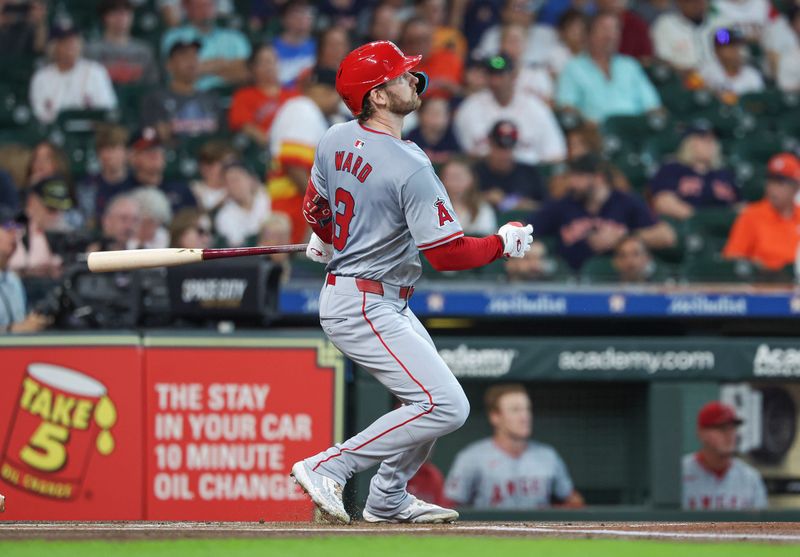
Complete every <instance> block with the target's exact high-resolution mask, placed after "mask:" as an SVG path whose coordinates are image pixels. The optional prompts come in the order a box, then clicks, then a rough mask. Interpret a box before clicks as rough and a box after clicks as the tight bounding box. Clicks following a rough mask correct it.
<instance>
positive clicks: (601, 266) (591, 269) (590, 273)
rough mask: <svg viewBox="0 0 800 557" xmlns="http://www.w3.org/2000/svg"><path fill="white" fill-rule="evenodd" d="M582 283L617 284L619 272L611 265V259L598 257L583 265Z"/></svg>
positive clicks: (603, 256) (581, 272) (602, 256)
mask: <svg viewBox="0 0 800 557" xmlns="http://www.w3.org/2000/svg"><path fill="white" fill-rule="evenodd" d="M580 278H581V281H582V282H589V283H595V284H601V283H608V282H616V281H617V271H616V270H615V269H614V266H613V264H612V263H611V257H609V256H605V255H598V256H595V257H592V258H591V259H590V260H589V261H587V262H586V263H584V264H583V267H581V270H580Z"/></svg>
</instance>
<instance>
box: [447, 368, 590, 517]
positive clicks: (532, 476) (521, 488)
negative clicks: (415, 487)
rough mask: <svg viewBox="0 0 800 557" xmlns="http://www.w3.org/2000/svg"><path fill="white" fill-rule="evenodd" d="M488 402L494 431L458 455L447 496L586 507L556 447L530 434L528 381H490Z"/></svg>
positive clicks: (516, 505) (508, 505)
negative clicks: (497, 382) (534, 438)
mask: <svg viewBox="0 0 800 557" xmlns="http://www.w3.org/2000/svg"><path fill="white" fill-rule="evenodd" d="M484 404H485V406H486V412H487V415H488V418H489V423H490V424H491V425H492V430H493V431H494V433H493V435H492V437H489V438H488V439H482V440H480V441H476V442H475V443H472V444H471V445H469V446H468V447H466V448H465V449H463V450H462V451H461V452H459V453H458V454H457V455H456V458H455V461H454V462H453V466H452V467H451V468H450V473H449V474H448V475H447V482H446V484H445V496H446V497H447V498H448V499H450V500H452V501H455V502H456V503H458V504H459V505H464V506H469V507H475V508H478V509H505V510H510V509H513V510H529V509H541V508H545V507H549V506H551V505H558V506H562V507H582V506H583V497H582V496H581V494H580V493H578V492H577V491H576V490H575V488H574V487H573V485H572V479H571V478H570V475H569V471H567V467H566V465H565V464H564V461H563V460H561V457H560V456H559V455H558V453H557V452H556V450H555V449H554V448H553V447H551V446H550V445H545V444H543V443H538V442H536V441H531V439H530V437H531V432H532V429H533V412H532V410H531V399H530V397H528V392H527V391H526V390H525V387H523V386H522V385H520V384H519V383H510V384H505V385H495V386H493V387H489V389H488V390H487V391H486V394H485V395H484Z"/></svg>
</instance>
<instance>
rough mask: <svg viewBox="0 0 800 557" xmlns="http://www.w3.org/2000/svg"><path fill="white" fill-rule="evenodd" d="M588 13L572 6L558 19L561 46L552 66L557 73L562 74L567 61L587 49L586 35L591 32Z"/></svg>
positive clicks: (552, 61)
mask: <svg viewBox="0 0 800 557" xmlns="http://www.w3.org/2000/svg"><path fill="white" fill-rule="evenodd" d="M588 27H589V25H588V21H587V19H586V15H585V14H584V13H583V12H581V11H580V10H577V9H575V8H570V9H568V10H567V11H565V12H564V14H563V15H562V16H561V17H560V18H559V20H558V39H559V48H557V49H555V51H554V52H553V59H552V60H551V61H550V67H551V68H552V69H553V71H554V72H555V74H556V75H559V74H561V71H562V70H563V69H564V66H566V65H567V62H569V61H570V60H572V59H573V58H575V57H576V56H578V55H579V54H581V53H582V52H583V51H584V50H586V35H587V34H588V32H589V29H588Z"/></svg>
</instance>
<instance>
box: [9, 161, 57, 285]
mask: <svg viewBox="0 0 800 557" xmlns="http://www.w3.org/2000/svg"><path fill="white" fill-rule="evenodd" d="M72 207H73V201H72V194H71V192H70V187H69V184H68V183H67V181H66V180H65V179H64V178H62V177H60V176H48V177H46V178H43V179H42V180H39V181H38V182H36V183H35V184H33V185H32V186H31V187H30V188H29V190H28V195H27V197H26V198H25V216H26V217H27V219H28V225H27V228H26V235H27V238H26V241H25V242H23V241H22V238H20V241H19V242H18V243H17V249H16V250H15V252H14V255H12V256H11V259H10V260H9V267H10V268H11V269H12V270H14V271H16V272H18V273H19V274H21V275H23V276H36V277H49V278H59V277H60V276H61V272H62V259H61V257H60V255H59V254H57V253H54V252H53V250H52V249H51V247H50V242H49V241H48V239H47V233H48V232H49V233H63V234H66V233H68V232H71V231H72V227H71V226H70V225H69V223H68V221H67V219H66V218H65V215H66V213H67V211H69V210H70V209H72Z"/></svg>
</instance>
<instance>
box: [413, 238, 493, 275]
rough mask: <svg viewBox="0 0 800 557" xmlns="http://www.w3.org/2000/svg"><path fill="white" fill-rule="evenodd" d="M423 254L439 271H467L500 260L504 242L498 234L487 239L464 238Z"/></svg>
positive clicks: (425, 251)
mask: <svg viewBox="0 0 800 557" xmlns="http://www.w3.org/2000/svg"><path fill="white" fill-rule="evenodd" d="M422 253H424V254H425V257H426V258H427V259H428V261H429V262H430V264H431V265H432V266H433V268H434V269H436V270H437V271H465V270H467V269H474V268H476V267H482V266H484V265H487V264H489V263H491V262H492V261H494V260H496V259H500V257H502V256H503V241H502V240H501V239H500V236H497V235H496V234H492V235H491V236H486V237H485V238H471V237H469V236H462V237H461V238H456V239H455V240H453V241H451V242H447V243H446V244H443V245H441V246H436V247H435V248H430V249H427V250H424V251H423V252H422Z"/></svg>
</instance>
